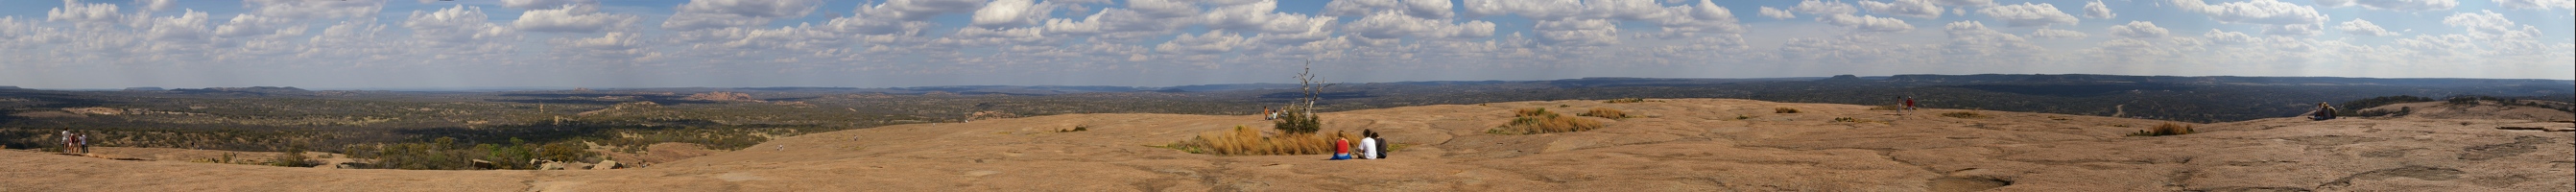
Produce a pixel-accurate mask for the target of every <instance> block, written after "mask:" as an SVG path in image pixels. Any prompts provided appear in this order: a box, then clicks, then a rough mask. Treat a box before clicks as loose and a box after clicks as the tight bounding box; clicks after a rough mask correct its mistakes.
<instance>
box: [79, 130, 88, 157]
mask: <svg viewBox="0 0 2576 192" xmlns="http://www.w3.org/2000/svg"><path fill="white" fill-rule="evenodd" d="M78 140H79V141H80V149H81V153H89V133H87V132H83V133H81V134H80V138H79V139H78Z"/></svg>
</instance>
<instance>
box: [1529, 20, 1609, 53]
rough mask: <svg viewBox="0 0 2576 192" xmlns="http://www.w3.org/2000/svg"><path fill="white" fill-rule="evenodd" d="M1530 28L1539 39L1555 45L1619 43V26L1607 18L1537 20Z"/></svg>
mask: <svg viewBox="0 0 2576 192" xmlns="http://www.w3.org/2000/svg"><path fill="white" fill-rule="evenodd" d="M1530 30H1531V31H1536V32H1538V34H1539V39H1540V40H1545V41H1547V42H1551V43H1550V44H1556V45H1575V46H1598V45H1611V44H1619V26H1618V25H1616V24H1615V22H1611V21H1610V20H1607V19H1579V20H1555V21H1538V25H1537V26H1534V27H1530Z"/></svg>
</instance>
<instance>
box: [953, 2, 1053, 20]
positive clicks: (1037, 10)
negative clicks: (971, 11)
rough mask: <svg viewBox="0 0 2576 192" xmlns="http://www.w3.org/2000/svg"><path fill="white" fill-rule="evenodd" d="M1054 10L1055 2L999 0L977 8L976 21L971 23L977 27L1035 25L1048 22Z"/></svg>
mask: <svg viewBox="0 0 2576 192" xmlns="http://www.w3.org/2000/svg"><path fill="white" fill-rule="evenodd" d="M1053 12H1055V3H1054V2H1046V3H1036V2H1033V0H997V1H993V2H992V3H988V4H984V8H983V9H978V10H975V16H974V17H973V19H974V21H973V22H972V23H971V24H972V25H974V26H976V27H1018V26H1028V25H1035V24H1040V23H1044V22H1046V19H1047V14H1049V13H1053Z"/></svg>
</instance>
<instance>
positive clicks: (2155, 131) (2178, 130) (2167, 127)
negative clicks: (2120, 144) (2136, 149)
mask: <svg viewBox="0 0 2576 192" xmlns="http://www.w3.org/2000/svg"><path fill="white" fill-rule="evenodd" d="M2191 132H2192V131H2191V126H2190V125H2176V124H2173V123H2165V124H2163V125H2156V127H2155V128H2148V129H2147V130H2138V132H2136V133H2129V136H2132V137H2136V136H2146V137H2154V136H2168V135H2182V134H2191Z"/></svg>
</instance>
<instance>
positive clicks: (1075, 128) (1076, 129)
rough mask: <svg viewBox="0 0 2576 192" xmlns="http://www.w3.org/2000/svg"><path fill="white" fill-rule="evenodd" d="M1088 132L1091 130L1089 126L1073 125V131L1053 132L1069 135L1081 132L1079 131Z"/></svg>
mask: <svg viewBox="0 0 2576 192" xmlns="http://www.w3.org/2000/svg"><path fill="white" fill-rule="evenodd" d="M1090 130H1091V126H1090V125H1075V126H1073V129H1066V130H1055V132H1057V133H1071V132H1081V131H1090Z"/></svg>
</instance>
